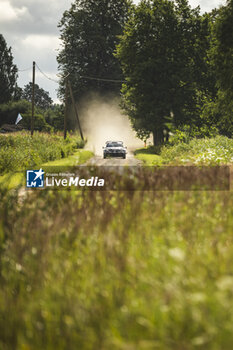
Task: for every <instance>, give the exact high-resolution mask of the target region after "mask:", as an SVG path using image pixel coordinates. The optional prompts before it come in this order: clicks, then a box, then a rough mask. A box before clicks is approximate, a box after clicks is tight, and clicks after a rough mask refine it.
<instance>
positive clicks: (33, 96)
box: [31, 61, 36, 136]
mask: <svg viewBox="0 0 233 350" xmlns="http://www.w3.org/2000/svg"><path fill="white" fill-rule="evenodd" d="M35 68H36V63H35V62H34V61H33V65H32V117H31V136H33V133H34V106H35Z"/></svg>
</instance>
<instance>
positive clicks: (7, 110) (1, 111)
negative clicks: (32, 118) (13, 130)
mask: <svg viewBox="0 0 233 350" xmlns="http://www.w3.org/2000/svg"><path fill="white" fill-rule="evenodd" d="M30 111H31V103H30V102H28V101H26V100H20V101H17V102H9V103H5V104H2V105H0V126H1V125H3V124H15V121H16V118H17V116H18V113H20V114H22V115H23V114H29V113H30Z"/></svg>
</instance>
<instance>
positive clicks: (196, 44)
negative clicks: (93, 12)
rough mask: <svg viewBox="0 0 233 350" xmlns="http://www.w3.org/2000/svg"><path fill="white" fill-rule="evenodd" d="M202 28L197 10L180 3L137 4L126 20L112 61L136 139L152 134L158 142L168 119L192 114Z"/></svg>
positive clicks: (183, 0) (200, 60)
mask: <svg viewBox="0 0 233 350" xmlns="http://www.w3.org/2000/svg"><path fill="white" fill-rule="evenodd" d="M204 29H205V26H204V22H203V23H202V19H201V17H200V15H199V9H198V8H197V9H194V10H192V9H191V8H190V6H189V5H188V3H187V1H186V0H177V1H176V2H172V1H168V0H156V1H141V3H140V4H139V5H138V7H137V8H136V10H135V12H134V13H133V14H132V16H131V17H130V19H129V21H128V23H127V24H126V27H125V30H124V34H123V35H122V36H121V40H120V44H119V45H118V47H117V57H118V58H119V60H120V62H121V65H122V69H123V73H124V75H125V77H126V83H125V84H123V88H122V95H123V103H122V104H123V107H124V109H125V110H126V112H127V114H128V115H129V116H130V119H131V121H132V125H133V127H134V129H135V130H136V131H137V132H138V134H139V136H142V137H144V136H145V134H146V133H147V132H148V133H149V132H152V133H153V136H154V143H155V144H160V143H162V142H163V130H164V129H166V124H167V122H168V121H172V122H173V123H174V124H176V125H179V124H182V123H186V122H187V120H190V119H191V118H192V117H193V116H194V114H195V108H196V104H197V99H198V88H199V86H201V77H202V74H201V71H200V70H201V68H200V66H201V64H202V63H203V59H204V53H201V50H200V47H201V46H202V45H203V44H202V43H201V41H200V38H201V34H203V33H204ZM206 35H207V33H206ZM198 40H199V41H198Z"/></svg>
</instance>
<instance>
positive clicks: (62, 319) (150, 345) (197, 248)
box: [0, 191, 233, 350]
mask: <svg viewBox="0 0 233 350" xmlns="http://www.w3.org/2000/svg"><path fill="white" fill-rule="evenodd" d="M0 215H1V221H0V286H1V287H0V349H2V350H8V349H19V350H25V349H33V350H34V349H38V350H39V349H40V350H41V349H49V350H50V349H51V350H53V349H56V350H59V349H69V350H72V349H74V350H76V349H83V350H89V349H90V350H93V349H98V350H100V349H102V350H109V349H113V350H114V349H116V350H118V349H124V350H131V349H140V350H141V349H143V350H144V349H160V350H165V349H166V350H167V349H172V350H182V349H185V350H189V349H190V350H191V349H203V350H204V349H205V350H209V349H211V350H212V349H213V350H219V349H224V350H228V349H229V350H230V349H232V346H233V234H232V231H233V230H232V227H233V198H232V194H231V193H229V192H228V193H227V192H202V193H200V192H174V193H172V192H139V191H138V192H137V191H136V192H117V191H116V192H92V191H86V192H85V191H82V192H81V191H80V192H69V191H63V192H57V191H54V192H47V191H43V192H33V193H31V194H30V196H28V197H27V198H25V199H24V200H22V198H20V197H17V196H16V194H9V193H8V194H7V193H2V194H1V199H0Z"/></svg>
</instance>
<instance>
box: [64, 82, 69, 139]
mask: <svg viewBox="0 0 233 350" xmlns="http://www.w3.org/2000/svg"><path fill="white" fill-rule="evenodd" d="M67 115H68V83H67V78H66V80H65V112H64V139H66V135H67Z"/></svg>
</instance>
